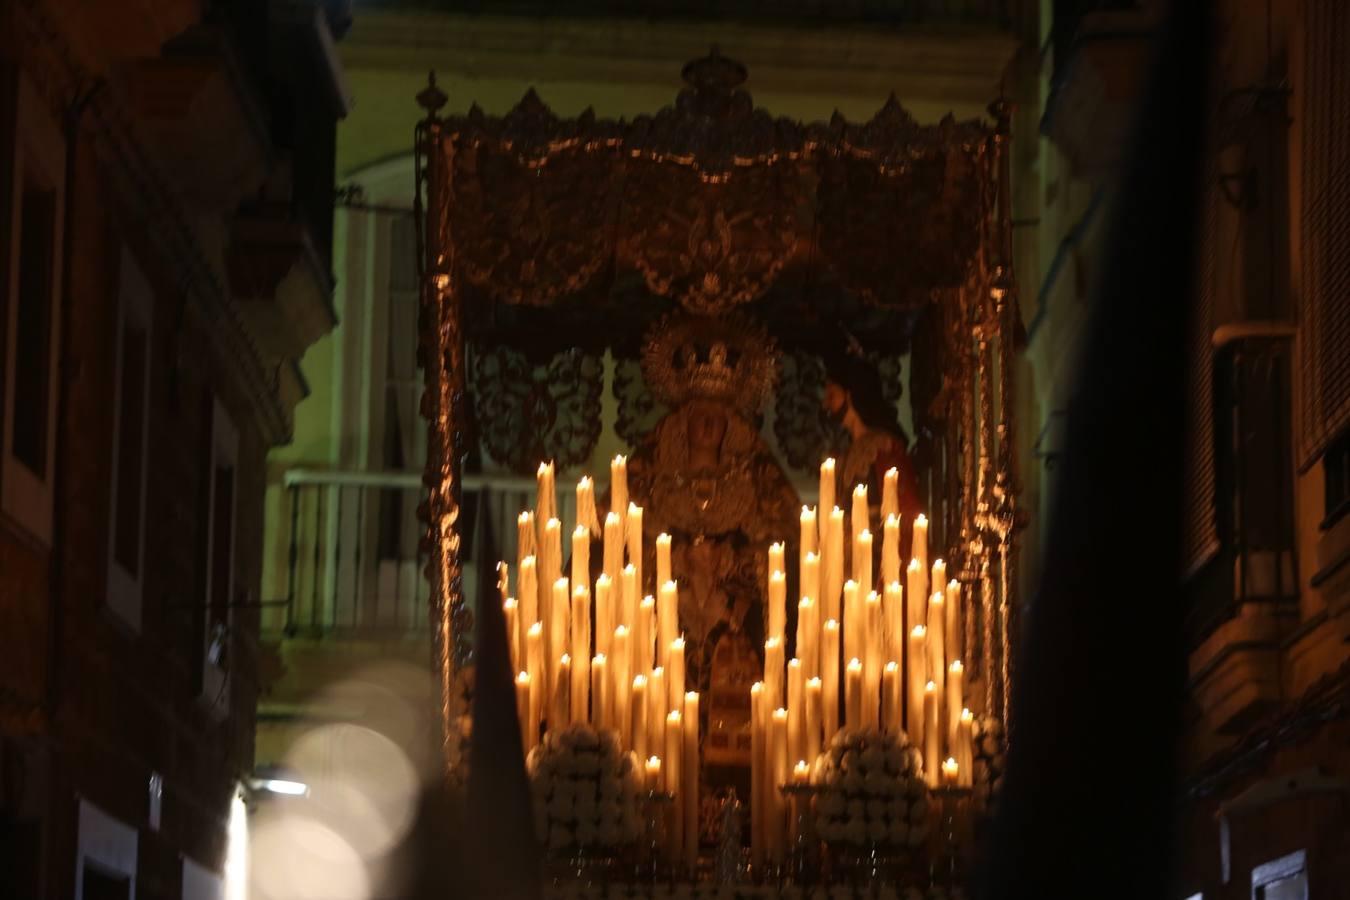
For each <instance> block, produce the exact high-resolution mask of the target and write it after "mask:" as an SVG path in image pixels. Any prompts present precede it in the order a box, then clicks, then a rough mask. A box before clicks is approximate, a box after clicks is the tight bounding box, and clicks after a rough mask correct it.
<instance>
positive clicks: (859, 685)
mask: <svg viewBox="0 0 1350 900" xmlns="http://www.w3.org/2000/svg"><path fill="white" fill-rule="evenodd" d="M862 695H863V666H862V660H860V659H858V658H856V657H855V658H853V659H850V660H849V661H848V669H847V671H846V676H845V680H844V724H845V725H847V726H848V727H849V728H853V729H858V728H861V727H862V725H863V709H862V704H863V699H862Z"/></svg>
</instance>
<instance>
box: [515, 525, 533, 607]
mask: <svg viewBox="0 0 1350 900" xmlns="http://www.w3.org/2000/svg"><path fill="white" fill-rule="evenodd" d="M534 554H535V543H534V513H532V512H523V513H521V514H520V515H519V516H517V517H516V564H517V566H518V565H519V564H520V562H521V561H522V560H524V559H525V557H527V556H534ZM516 592H517V593H519V592H520V587H519V586H517V587H516Z"/></svg>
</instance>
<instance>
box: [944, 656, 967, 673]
mask: <svg viewBox="0 0 1350 900" xmlns="http://www.w3.org/2000/svg"><path fill="white" fill-rule="evenodd" d="M947 668H948V669H949V670H950V671H951V672H952V674H959V673H960V672H962V671H964V670H965V669H964V667H963V666H962V665H961V660H959V659H954V660H952V664H951V665H950V666H948V667H947Z"/></svg>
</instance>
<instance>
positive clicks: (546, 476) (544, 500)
mask: <svg viewBox="0 0 1350 900" xmlns="http://www.w3.org/2000/svg"><path fill="white" fill-rule="evenodd" d="M535 481H536V483H537V486H538V489H539V491H538V494H537V495H536V499H535V503H534V516H535V519H536V520H537V521H540V522H547V521H548V520H549V519H553V518H556V517H557V515H558V497H557V494H556V493H555V492H554V488H553V463H552V462H551V461H550V462H543V463H540V464H539V471H538V472H537V473H536V474H535Z"/></svg>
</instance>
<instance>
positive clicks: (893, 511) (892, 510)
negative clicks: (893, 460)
mask: <svg viewBox="0 0 1350 900" xmlns="http://www.w3.org/2000/svg"><path fill="white" fill-rule="evenodd" d="M898 515H900V470H899V469H897V468H895V466H891V467H890V468H889V469H887V470H886V474H885V475H883V476H882V481H881V518H883V519H885V518H886V517H887V516H898Z"/></svg>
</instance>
